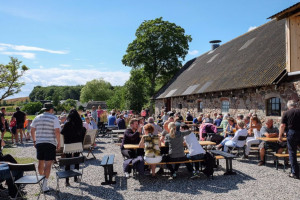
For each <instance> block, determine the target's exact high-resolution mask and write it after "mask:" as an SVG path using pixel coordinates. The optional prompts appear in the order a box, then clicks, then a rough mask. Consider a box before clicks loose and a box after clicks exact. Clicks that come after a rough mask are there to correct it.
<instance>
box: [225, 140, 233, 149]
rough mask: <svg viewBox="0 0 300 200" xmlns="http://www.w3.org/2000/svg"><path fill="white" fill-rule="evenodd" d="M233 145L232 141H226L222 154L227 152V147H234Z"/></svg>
mask: <svg viewBox="0 0 300 200" xmlns="http://www.w3.org/2000/svg"><path fill="white" fill-rule="evenodd" d="M234 146H235V143H234V142H232V140H228V141H227V142H226V143H225V145H224V152H228V147H234Z"/></svg>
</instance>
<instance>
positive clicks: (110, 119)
mask: <svg viewBox="0 0 300 200" xmlns="http://www.w3.org/2000/svg"><path fill="white" fill-rule="evenodd" d="M116 124H117V118H116V113H115V112H112V113H111V115H110V116H109V117H108V126H114V125H116Z"/></svg>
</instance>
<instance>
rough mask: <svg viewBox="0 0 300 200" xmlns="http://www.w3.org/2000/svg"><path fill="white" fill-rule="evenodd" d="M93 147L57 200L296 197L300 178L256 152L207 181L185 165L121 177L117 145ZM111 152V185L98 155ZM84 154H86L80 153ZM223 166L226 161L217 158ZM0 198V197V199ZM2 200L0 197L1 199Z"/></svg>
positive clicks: (24, 151)
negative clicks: (260, 161)
mask: <svg viewBox="0 0 300 200" xmlns="http://www.w3.org/2000/svg"><path fill="white" fill-rule="evenodd" d="M97 145H98V149H96V150H95V156H96V158H97V159H96V160H95V159H91V160H87V162H86V168H85V169H84V176H83V183H82V190H83V196H81V190H80V189H78V188H77V186H78V184H77V183H74V182H73V180H72V179H71V180H70V184H71V187H65V185H64V180H60V190H61V197H62V199H87V200H88V199H114V200H115V199H144V200H146V199H200V198H201V199H300V190H299V185H300V180H295V179H291V178H289V177H288V172H289V171H290V169H288V170H287V171H286V172H283V170H282V169H279V170H278V171H277V170H276V168H275V167H274V165H273V162H272V161H271V160H272V159H269V161H270V162H269V163H268V164H267V166H261V167H259V166H257V155H252V156H250V160H242V159H237V160H234V161H233V169H234V171H236V172H237V174H236V175H232V176H224V175H223V174H224V171H223V169H220V170H218V171H215V173H214V179H213V180H208V179H207V178H206V177H205V176H204V175H203V176H201V177H200V178H198V179H196V180H191V179H189V178H188V174H187V171H186V169H185V167H184V166H182V167H181V168H180V170H179V173H178V177H177V179H175V180H172V179H170V178H169V176H168V175H167V174H165V175H160V176H158V177H157V178H156V179H153V178H151V177H137V178H133V177H130V178H129V179H127V178H125V177H124V176H123V171H122V163H123V157H122V156H121V153H120V149H119V146H116V145H115V144H111V143H110V139H108V138H99V141H98V142H97ZM112 153H114V154H115V164H114V170H115V171H116V172H117V173H118V174H117V176H116V182H117V184H115V185H108V186H102V185H101V182H102V181H104V177H103V168H102V167H100V166H99V165H100V159H101V158H102V157H103V156H104V155H105V154H112ZM35 155H36V153H35V149H34V148H33V147H32V146H31V144H25V145H24V146H23V147H21V146H19V147H18V148H17V150H16V156H19V157H31V156H32V157H35ZM85 155H86V153H85ZM89 158H91V156H89ZM220 165H221V166H225V161H224V160H220ZM49 186H50V187H51V188H55V187H56V179H55V170H54V169H53V170H52V171H51V176H50V178H49ZM25 191H26V192H27V197H28V199H36V198H37V192H38V187H37V186H33V185H28V186H26V187H25ZM0 198H1V197H0ZM46 198H47V199H56V198H57V196H56V193H55V192H50V193H48V194H47V195H46ZM2 199H3V197H2ZM4 199H5V198H4Z"/></svg>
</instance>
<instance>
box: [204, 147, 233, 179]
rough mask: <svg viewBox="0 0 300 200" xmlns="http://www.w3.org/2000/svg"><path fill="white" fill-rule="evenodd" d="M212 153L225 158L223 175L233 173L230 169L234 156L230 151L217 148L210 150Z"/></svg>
mask: <svg viewBox="0 0 300 200" xmlns="http://www.w3.org/2000/svg"><path fill="white" fill-rule="evenodd" d="M210 152H211V153H212V154H213V155H218V156H223V157H224V158H225V160H226V172H225V173H224V175H235V174H236V172H233V171H232V160H233V159H234V158H235V157H236V156H234V155H232V154H230V153H226V152H224V151H218V150H211V151H210Z"/></svg>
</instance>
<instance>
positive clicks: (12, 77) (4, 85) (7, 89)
mask: <svg viewBox="0 0 300 200" xmlns="http://www.w3.org/2000/svg"><path fill="white" fill-rule="evenodd" d="M21 63H22V61H19V60H18V59H17V58H13V57H10V62H9V63H8V64H7V65H3V64H0V92H1V93H0V102H1V101H2V100H3V99H5V98H7V97H9V96H12V95H14V94H16V93H18V92H20V91H21V87H22V86H23V85H24V83H23V82H20V78H21V77H22V76H23V74H24V72H25V71H27V70H28V68H27V67H26V66H25V65H22V66H21Z"/></svg>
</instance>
